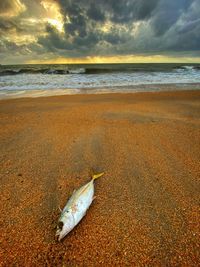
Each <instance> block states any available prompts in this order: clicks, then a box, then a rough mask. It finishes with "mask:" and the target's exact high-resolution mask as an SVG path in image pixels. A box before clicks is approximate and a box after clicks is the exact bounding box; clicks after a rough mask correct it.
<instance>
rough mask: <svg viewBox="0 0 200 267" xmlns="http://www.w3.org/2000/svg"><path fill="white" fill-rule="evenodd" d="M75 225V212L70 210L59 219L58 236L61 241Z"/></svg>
mask: <svg viewBox="0 0 200 267" xmlns="http://www.w3.org/2000/svg"><path fill="white" fill-rule="evenodd" d="M74 226H75V222H74V217H73V213H72V212H70V211H67V212H65V213H64V214H63V215H62V216H61V217H60V219H59V221H58V225H57V231H56V236H57V237H58V241H61V239H63V238H64V237H65V236H66V235H67V234H68V233H69V232H70V231H71V230H72V229H73V228H74Z"/></svg>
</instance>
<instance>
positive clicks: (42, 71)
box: [0, 64, 200, 98]
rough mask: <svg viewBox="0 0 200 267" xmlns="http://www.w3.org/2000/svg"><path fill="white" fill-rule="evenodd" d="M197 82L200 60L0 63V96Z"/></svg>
mask: <svg viewBox="0 0 200 267" xmlns="http://www.w3.org/2000/svg"><path fill="white" fill-rule="evenodd" d="M198 83H200V64H90V65H89V64H88V65H12V66H5V65H1V66H0V98H7V97H23V96H41V95H56V94H77V93H83V94H84V93H101V92H126V91H129V92H132V91H142V90H143V91H152V90H154V89H155V90H162V86H161V87H159V86H158V85H164V84H168V85H170V84H171V85H182V86H179V87H177V88H183V87H184V86H183V85H185V84H198ZM147 85H151V86H147ZM152 85H155V86H152ZM156 85H157V86H156ZM198 88H199V87H198Z"/></svg>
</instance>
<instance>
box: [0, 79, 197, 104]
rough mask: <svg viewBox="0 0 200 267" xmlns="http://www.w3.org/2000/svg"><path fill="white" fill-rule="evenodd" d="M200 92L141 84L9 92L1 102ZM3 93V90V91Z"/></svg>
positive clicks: (186, 86)
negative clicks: (77, 96)
mask: <svg viewBox="0 0 200 267" xmlns="http://www.w3.org/2000/svg"><path fill="white" fill-rule="evenodd" d="M193 90H200V83H176V84H173V83H171V84H141V85H132V86H117V87H107V88H106V87H104V88H103V87H102V88H82V89H80V88H77V89H75V88H71V89H37V90H10V91H9V90H7V91H6V93H8V94H7V95H3V94H0V101H1V100H5V99H18V98H38V97H51V96H64V95H90V94H94V95H96V94H97V95H98V94H115V93H117V94H127V93H140V92H170V91H174V92H178V91H193ZM2 92H3V90H2Z"/></svg>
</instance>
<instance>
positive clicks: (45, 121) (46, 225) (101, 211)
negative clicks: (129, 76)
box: [0, 91, 200, 266]
mask: <svg viewBox="0 0 200 267" xmlns="http://www.w3.org/2000/svg"><path fill="white" fill-rule="evenodd" d="M0 112H1V115H0V116H1V117H0V118H1V120H0V123H1V128H0V138H1V142H0V148H1V154H0V160H1V170H0V172H1V177H0V195H1V201H0V214H1V216H0V226H1V231H0V266H144V265H146V266H198V264H199V260H200V255H199V253H200V239H199V233H200V208H199V196H200V184H199V174H200V91H183V92H168V93H167V92H162V93H136V94H105V95H76V96H55V97H46V98H35V99H28V98H27V99H25V98H24V99H15V100H2V101H0ZM91 169H93V170H95V171H96V172H99V171H105V176H104V177H102V178H100V179H99V180H97V181H96V184H95V195H96V196H97V198H96V199H95V200H94V202H93V204H92V206H91V208H90V209H89V210H88V212H87V215H86V216H85V217H84V219H83V220H82V221H81V223H80V224H79V225H78V226H77V227H76V228H75V229H74V230H73V231H72V232H71V233H70V234H69V235H68V236H67V237H66V238H65V239H64V240H63V241H62V242H61V243H58V242H57V241H56V240H55V226H56V222H57V219H58V217H59V206H60V207H64V205H65V203H66V200H67V198H68V197H69V196H70V194H72V192H73V190H74V189H76V188H78V187H79V186H81V185H83V184H84V183H85V182H87V181H88V180H89V173H90V172H91Z"/></svg>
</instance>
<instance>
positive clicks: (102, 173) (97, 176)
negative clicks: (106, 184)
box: [92, 172, 104, 181]
mask: <svg viewBox="0 0 200 267" xmlns="http://www.w3.org/2000/svg"><path fill="white" fill-rule="evenodd" d="M103 175H104V172H101V173H98V174H93V175H92V180H93V181H94V180H96V179H97V178H99V177H101V176H103Z"/></svg>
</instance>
